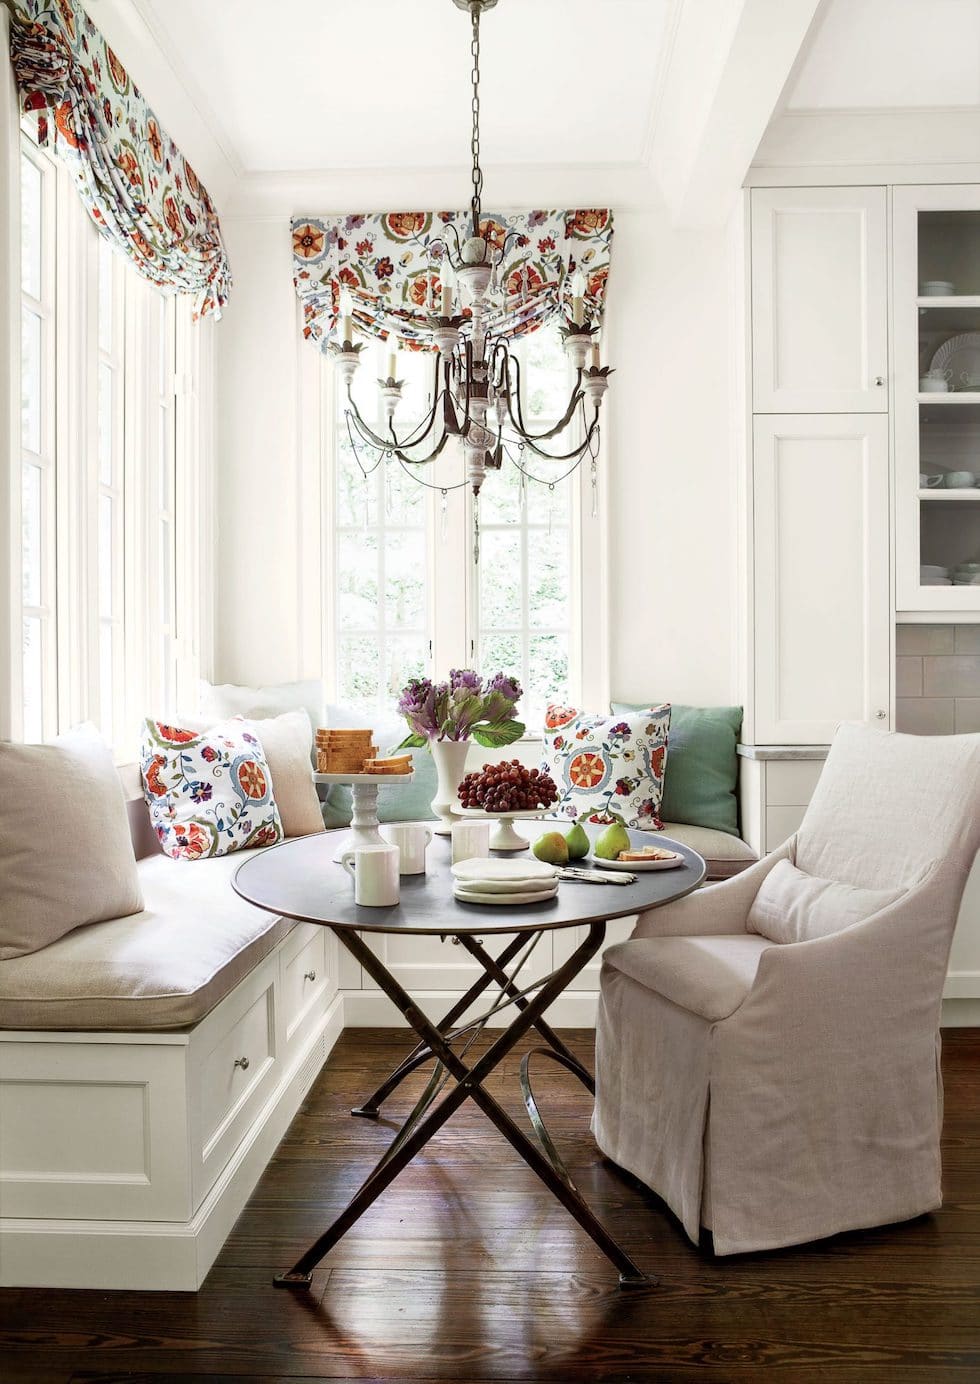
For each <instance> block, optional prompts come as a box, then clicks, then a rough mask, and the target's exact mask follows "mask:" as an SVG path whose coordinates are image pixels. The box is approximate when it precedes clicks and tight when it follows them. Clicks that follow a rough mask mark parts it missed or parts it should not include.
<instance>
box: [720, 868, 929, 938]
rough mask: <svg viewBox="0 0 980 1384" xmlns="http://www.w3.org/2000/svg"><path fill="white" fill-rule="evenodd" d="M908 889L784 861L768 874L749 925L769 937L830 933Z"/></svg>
mask: <svg viewBox="0 0 980 1384" xmlns="http://www.w3.org/2000/svg"><path fill="white" fill-rule="evenodd" d="M905 892H906V891H905V890H904V889H901V888H899V889H856V888H855V887H854V886H853V885H850V884H837V883H835V882H834V881H833V880H830V879H818V878H817V877H816V876H815V875H807V874H804V873H803V871H802V870H798V869H797V868H796V866H795V865H793V864H791V863H790V862H789V861H788V860H780V861H779V862H778V864H776V865H774V866H773V868H772V869H771V870H770V871H769V873H768V875H766V877H765V879H764V880H763V881H762V885H761V887H760V889H759V892H758V894H756V896H755V900H754V902H753V904H752V907H751V908H750V909H749V916H748V918H747V919H746V923H745V926H746V927H747V929H748V930H749V932H757V933H759V935H760V936H762V937H768V938H769V940H770V942H810V941H813V939H814V938H816V937H829V936H830V935H831V933H834V932H841V931H843V929H844V928H846V927H852V926H853V925H854V923H863V922H864V920H865V919H866V918H870V917H871V915H872V914H873V913H877V912H878V911H879V910H880V909H882V908H887V906H888V905H889V904H890V903H894V902H895V900H896V899H899V898H901V896H902V895H903V894H904V893H905Z"/></svg>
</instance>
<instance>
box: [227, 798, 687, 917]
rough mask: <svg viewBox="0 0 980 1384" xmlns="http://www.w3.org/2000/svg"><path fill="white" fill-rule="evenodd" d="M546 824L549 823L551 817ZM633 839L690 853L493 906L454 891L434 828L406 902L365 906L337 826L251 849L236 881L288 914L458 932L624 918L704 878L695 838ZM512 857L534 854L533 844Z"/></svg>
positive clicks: (250, 895) (409, 881) (638, 835)
mask: <svg viewBox="0 0 980 1384" xmlns="http://www.w3.org/2000/svg"><path fill="white" fill-rule="evenodd" d="M541 828H542V830H544V829H545V826H544V823H542V824H541ZM383 830H384V829H383V828H382V834H383ZM586 831H587V832H588V833H589V836H590V837H591V839H592V840H593V841H594V840H595V838H596V837H597V836H598V835H599V833H600V832H601V831H602V828H601V827H591V826H587V827H586ZM345 835H349V833H345ZM630 841H631V842H632V843H633V845H635V846H642V845H649V844H650V843H651V842H656V843H657V844H658V845H664V846H666V847H668V848H670V849H671V850H676V851H678V852H679V853H680V854H681V855H682V856H683V857H684V864H683V865H679V866H678V867H677V868H676V869H673V870H648V871H646V872H644V873H642V874H638V875H637V876H636V883H635V884H630V885H625V886H624V885H618V884H605V885H599V884H578V883H575V882H573V881H572V880H562V881H561V883H560V884H559V886H558V893H557V895H556V896H555V898H553V899H546V900H545V901H544V902H542V903H532V904H524V905H519V906H517V907H507V906H506V905H505V906H503V907H500V908H494V907H493V905H492V904H476V903H461V902H460V901H459V900H458V899H455V898H454V897H453V877H452V875H451V874H450V863H451V857H450V841H449V838H448V837H444V836H435V837H433V840H432V843H431V845H430V846H429V848H428V850H427V852H426V867H427V871H428V873H427V874H424V875H402V877H401V900H400V902H399V903H397V904H395V905H394V906H393V907H391V908H363V907H361V906H359V905H358V904H356V903H355V902H354V881H353V880H352V879H351V877H350V875H349V874H348V873H347V872H346V870H344V868H343V866H341V865H338V864H337V863H336V862H335V861H334V859H333V857H334V855H335V854H337V853H338V845H342V844H343V843H342V841H340V840H339V838H338V834H337V833H336V832H333V831H327V832H322V833H319V834H318V835H316V836H302V837H299V838H296V839H294V840H291V841H283V842H282V843H281V844H280V845H278V846H271V847H269V849H268V850H264V851H262V852H261V853H256V854H255V855H252V856H251V857H250V859H248V860H245V861H243V863H242V864H241V865H239V867H238V869H237V870H236V871H235V875H234V878H233V880H232V884H233V887H234V889H235V891H236V893H238V894H240V895H241V896H242V898H243V899H247V900H248V901H249V903H254V904H257V905H258V907H259V908H265V909H267V910H268V911H269V912H270V913H278V914H280V915H281V916H283V917H285V918H298V919H300V920H301V921H303V922H309V923H326V924H329V925H330V926H331V927H351V928H356V929H358V930H359V931H362V932H406V933H429V934H436V935H438V934H440V933H445V934H447V935H452V934H455V933H462V932H474V933H485V932H530V931H534V930H536V929H538V928H558V927H573V926H574V925H575V924H577V923H591V922H601V921H602V920H604V919H607V918H625V917H628V916H629V915H630V914H631V913H641V912H642V911H643V910H644V909H647V908H658V907H659V906H660V905H661V904H665V903H670V902H671V901H672V900H673V899H679V898H682V897H683V896H684V895H685V894H690V893H691V891H692V890H694V889H696V888H697V887H698V885H699V884H700V883H701V881H702V880H703V879H704V872H705V866H704V861H703V860H702V859H701V857H700V856H699V855H698V853H697V852H696V851H692V850H691V848H690V846H684V845H681V843H680V842H679V841H672V840H670V839H669V838H667V837H665V836H652V835H651V834H650V833H648V832H643V831H631V832H630ZM512 858H514V859H517V860H526V859H533V856H532V855H531V852H530V851H527V852H526V853H524V854H520V855H517V856H514V857H512ZM572 864H573V865H585V866H591V864H592V860H591V857H589V858H588V859H586V860H577V861H573V862H572ZM610 873H611V872H610Z"/></svg>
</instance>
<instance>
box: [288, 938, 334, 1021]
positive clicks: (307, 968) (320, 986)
mask: <svg viewBox="0 0 980 1384" xmlns="http://www.w3.org/2000/svg"><path fill="white" fill-rule="evenodd" d="M280 960H281V965H282V985H281V987H280V988H281V993H282V1019H283V1030H284V1033H285V1039H286V1044H287V1046H291V1045H292V1044H293V1043H294V1042H295V1041H296V1040H297V1039H298V1038H299V1037H300V1036H301V1035H302V1033H303V1031H304V1030H305V1029H306V1028H307V1027H308V1026H309V1021H310V1020H311V1019H312V1018H313V1016H314V1015H315V1014H316V1013H317V1012H318V1010H319V1008H321V1007H322V1006H320V1005H318V1001H319V1000H320V998H321V996H322V995H323V993H324V991H325V989H326V986H327V979H328V976H327V952H326V928H322V927H317V926H316V924H315V923H299V924H297V926H296V927H294V928H293V930H292V932H291V933H290V934H289V936H288V937H287V938H286V941H285V942H284V943H283V946H282V950H281V952H280Z"/></svg>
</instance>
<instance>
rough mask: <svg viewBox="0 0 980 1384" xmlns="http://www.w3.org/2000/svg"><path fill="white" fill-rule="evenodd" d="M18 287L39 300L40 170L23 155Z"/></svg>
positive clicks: (21, 166)
mask: <svg viewBox="0 0 980 1384" xmlns="http://www.w3.org/2000/svg"><path fill="white" fill-rule="evenodd" d="M20 283H21V287H22V288H23V290H24V292H25V293H29V294H30V295H31V297H32V298H40V296H41V170H40V169H39V168H38V166H37V164H36V163H34V161H33V160H32V159H29V158H28V157H27V155H26V154H22V155H21V160H20Z"/></svg>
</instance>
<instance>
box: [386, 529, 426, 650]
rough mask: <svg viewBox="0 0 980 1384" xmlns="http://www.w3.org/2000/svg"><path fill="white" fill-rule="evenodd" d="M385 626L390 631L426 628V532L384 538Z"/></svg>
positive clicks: (389, 535)
mask: <svg viewBox="0 0 980 1384" xmlns="http://www.w3.org/2000/svg"><path fill="white" fill-rule="evenodd" d="M384 557H385V624H386V626H387V627H388V629H415V630H421V629H423V628H424V627H425V533H424V532H419V533H398V532H395V533H389V534H388V535H387V536H386V538H385V549H384Z"/></svg>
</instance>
